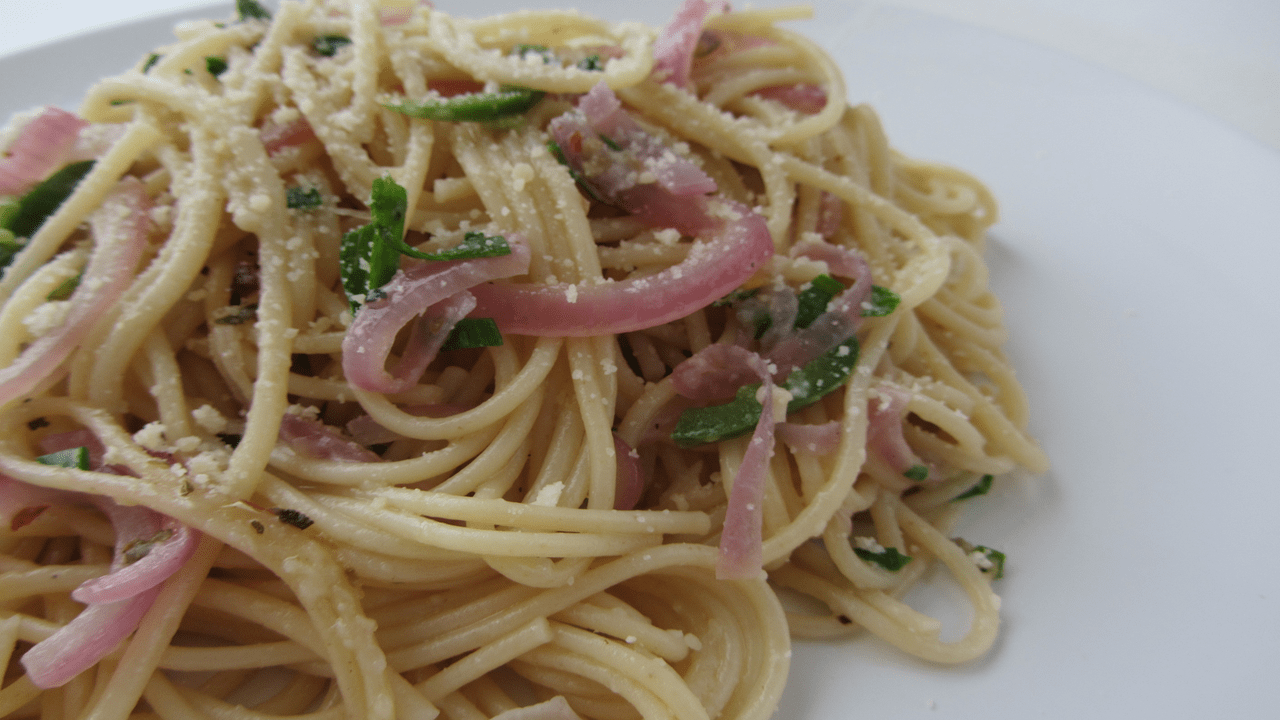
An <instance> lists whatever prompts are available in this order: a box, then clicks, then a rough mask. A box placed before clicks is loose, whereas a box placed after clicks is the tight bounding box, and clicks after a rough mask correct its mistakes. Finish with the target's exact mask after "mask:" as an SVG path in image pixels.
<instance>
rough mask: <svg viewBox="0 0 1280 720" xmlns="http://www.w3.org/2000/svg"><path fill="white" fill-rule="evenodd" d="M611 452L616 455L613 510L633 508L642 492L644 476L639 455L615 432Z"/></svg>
mask: <svg viewBox="0 0 1280 720" xmlns="http://www.w3.org/2000/svg"><path fill="white" fill-rule="evenodd" d="M613 452H614V454H615V455H617V456H618V481H617V489H616V490H614V493H613V509H614V510H634V509H635V507H636V503H638V502H640V496H641V495H643V494H644V477H643V476H642V475H641V473H640V456H639V455H637V454H636V451H635V450H633V449H631V446H630V445H628V444H627V443H626V441H624V440H623V439H622V438H620V437H618V436H617V435H616V434H615V435H614V436H613Z"/></svg>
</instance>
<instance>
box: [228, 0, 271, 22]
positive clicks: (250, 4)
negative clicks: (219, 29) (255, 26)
mask: <svg viewBox="0 0 1280 720" xmlns="http://www.w3.org/2000/svg"><path fill="white" fill-rule="evenodd" d="M236 14H237V15H238V16H239V18H240V22H244V21H245V20H270V19H271V13H269V12H267V9H266V8H264V7H262V6H261V5H259V4H258V3H257V2H256V1H255V0H236Z"/></svg>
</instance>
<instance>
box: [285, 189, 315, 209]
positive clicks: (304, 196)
mask: <svg viewBox="0 0 1280 720" xmlns="http://www.w3.org/2000/svg"><path fill="white" fill-rule="evenodd" d="M284 204H285V205H286V206H288V208H289V209H290V210H312V209H315V208H318V207H320V206H321V205H323V204H324V198H323V197H321V196H320V190H319V189H318V188H313V187H309V188H304V187H302V186H301V185H294V186H293V187H291V188H289V189H288V190H285V198H284Z"/></svg>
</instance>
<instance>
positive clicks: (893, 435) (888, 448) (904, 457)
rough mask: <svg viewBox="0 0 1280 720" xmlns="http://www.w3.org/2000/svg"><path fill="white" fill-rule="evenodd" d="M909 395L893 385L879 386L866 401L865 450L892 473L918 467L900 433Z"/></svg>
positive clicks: (909, 398) (911, 451) (916, 457)
mask: <svg viewBox="0 0 1280 720" xmlns="http://www.w3.org/2000/svg"><path fill="white" fill-rule="evenodd" d="M910 401H911V394H910V393H908V392H907V391H906V390H903V389H902V388H900V387H898V386H897V385H890V384H888V383H883V384H881V385H878V386H877V387H876V388H875V389H874V390H872V392H871V399H870V400H869V401H868V402H867V448H868V449H869V450H870V451H871V452H873V453H875V454H876V455H877V456H879V458H880V459H881V460H883V461H884V462H885V464H886V465H888V466H889V468H890V469H892V470H893V471H894V472H897V473H905V472H906V471H907V470H910V469H911V468H912V467H914V466H916V465H920V464H922V463H921V462H920V458H919V457H918V456H917V455H916V453H915V451H914V450H912V449H911V446H910V445H908V444H907V439H906V437H905V436H904V435H903V434H902V421H903V418H904V417H906V414H907V403H909V402H910Z"/></svg>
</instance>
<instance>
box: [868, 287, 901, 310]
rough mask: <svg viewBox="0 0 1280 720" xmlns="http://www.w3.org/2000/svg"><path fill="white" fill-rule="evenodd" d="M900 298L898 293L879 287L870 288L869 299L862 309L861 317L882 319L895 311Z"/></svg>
mask: <svg viewBox="0 0 1280 720" xmlns="http://www.w3.org/2000/svg"><path fill="white" fill-rule="evenodd" d="M900 302H902V298H901V297H900V296H899V295H898V293H896V292H894V291H892V290H890V289H889V288H886V287H880V286H879V285H872V286H871V298H870V299H868V300H867V303H866V305H865V306H864V307H863V308H862V317H884V316H885V315H888V314H889V313H891V312H893V311H894V310H896V309H897V307H898V303H900Z"/></svg>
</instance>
